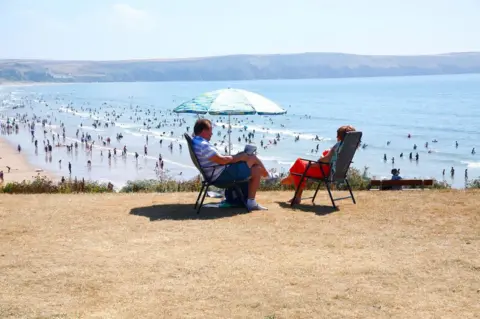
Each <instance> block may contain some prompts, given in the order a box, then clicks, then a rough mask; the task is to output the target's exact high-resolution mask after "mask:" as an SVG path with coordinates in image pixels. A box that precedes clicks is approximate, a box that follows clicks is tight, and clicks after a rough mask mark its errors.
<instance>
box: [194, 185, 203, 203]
mask: <svg viewBox="0 0 480 319" xmlns="http://www.w3.org/2000/svg"><path fill="white" fill-rule="evenodd" d="M204 188H205V184H203V183H202V188H201V189H200V193H198V196H197V201H196V202H195V205H193V209H197V205H198V201H199V200H200V196H202V193H203V189H204Z"/></svg>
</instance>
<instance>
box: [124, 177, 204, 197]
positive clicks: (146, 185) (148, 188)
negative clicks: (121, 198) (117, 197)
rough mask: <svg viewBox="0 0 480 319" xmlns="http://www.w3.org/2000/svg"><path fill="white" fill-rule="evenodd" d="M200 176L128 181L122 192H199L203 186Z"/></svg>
mask: <svg viewBox="0 0 480 319" xmlns="http://www.w3.org/2000/svg"><path fill="white" fill-rule="evenodd" d="M201 185H202V184H201V179H200V176H197V177H195V178H193V179H191V180H187V181H176V180H174V179H171V178H162V179H161V180H155V179H147V180H136V181H128V182H127V185H125V186H124V187H122V189H121V190H120V192H122V193H152V192H156V193H174V192H198V191H199V190H200V187H201Z"/></svg>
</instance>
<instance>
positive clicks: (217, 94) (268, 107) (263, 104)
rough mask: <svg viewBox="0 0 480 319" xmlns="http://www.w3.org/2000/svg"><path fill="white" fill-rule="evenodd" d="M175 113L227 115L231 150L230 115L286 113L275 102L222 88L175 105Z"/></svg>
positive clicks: (255, 95) (243, 91)
mask: <svg viewBox="0 0 480 319" xmlns="http://www.w3.org/2000/svg"><path fill="white" fill-rule="evenodd" d="M173 112H175V113H193V114H210V115H228V126H229V130H228V145H229V153H230V151H231V142H230V134H231V124H230V116H231V115H253V114H258V115H281V114H285V113H287V111H286V110H284V109H282V108H281V107H280V106H279V105H278V104H276V103H275V102H273V101H271V100H269V99H267V98H266V97H263V96H261V95H260V94H257V93H253V92H250V91H246V90H241V89H230V88H228V89H222V90H216V91H211V92H206V93H203V94H200V95H199V96H197V97H195V98H193V99H191V100H189V101H187V102H184V103H182V104H180V105H179V106H177V107H176V108H175V109H174V110H173Z"/></svg>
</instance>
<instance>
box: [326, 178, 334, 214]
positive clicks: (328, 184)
mask: <svg viewBox="0 0 480 319" xmlns="http://www.w3.org/2000/svg"><path fill="white" fill-rule="evenodd" d="M325 185H326V186H327V191H328V195H329V196H330V200H331V201H332V205H333V208H337V206H336V205H335V200H334V199H333V196H332V191H331V190H330V182H325Z"/></svg>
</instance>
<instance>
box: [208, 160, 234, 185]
mask: <svg viewBox="0 0 480 319" xmlns="http://www.w3.org/2000/svg"><path fill="white" fill-rule="evenodd" d="M229 165H230V164H223V165H221V164H218V165H212V166H209V167H208V168H213V171H212V174H210V177H209V180H210V181H211V180H212V177H213V174H215V170H216V169H217V168H219V167H223V166H225V168H227V167H228V166H229Z"/></svg>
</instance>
